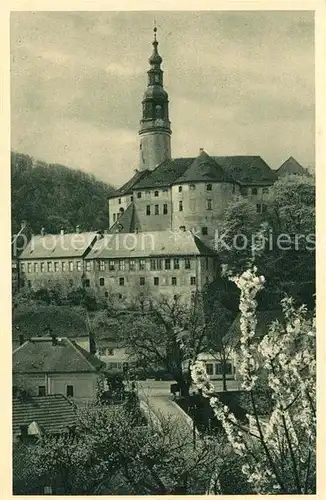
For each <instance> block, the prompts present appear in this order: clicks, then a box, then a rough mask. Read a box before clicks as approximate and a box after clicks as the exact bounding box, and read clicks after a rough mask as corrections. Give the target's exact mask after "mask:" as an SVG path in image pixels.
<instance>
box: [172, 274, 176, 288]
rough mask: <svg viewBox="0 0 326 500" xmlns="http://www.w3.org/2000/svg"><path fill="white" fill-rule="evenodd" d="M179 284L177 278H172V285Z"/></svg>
mask: <svg viewBox="0 0 326 500" xmlns="http://www.w3.org/2000/svg"><path fill="white" fill-rule="evenodd" d="M176 284H177V278H176V277H175V276H173V277H172V285H173V286H176Z"/></svg>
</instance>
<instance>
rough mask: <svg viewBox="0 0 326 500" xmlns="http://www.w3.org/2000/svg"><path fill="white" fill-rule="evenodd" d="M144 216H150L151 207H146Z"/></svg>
mask: <svg viewBox="0 0 326 500" xmlns="http://www.w3.org/2000/svg"><path fill="white" fill-rule="evenodd" d="M146 215H151V206H150V205H146Z"/></svg>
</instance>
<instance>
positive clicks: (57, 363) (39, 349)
mask: <svg viewBox="0 0 326 500" xmlns="http://www.w3.org/2000/svg"><path fill="white" fill-rule="evenodd" d="M12 365H13V372H14V373H56V372H58V373H79V372H88V373H91V372H96V371H98V370H100V369H101V366H102V363H101V361H100V360H99V359H98V358H96V356H93V355H92V354H90V353H88V352H87V351H85V350H84V349H82V348H81V347H79V346H77V344H75V343H74V342H71V341H70V340H69V339H67V338H58V339H57V343H56V344H55V345H53V342H52V338H51V337H32V338H31V339H30V340H29V341H27V342H25V343H24V344H23V345H21V346H20V347H18V348H17V349H16V350H15V351H14V352H13V361H12Z"/></svg>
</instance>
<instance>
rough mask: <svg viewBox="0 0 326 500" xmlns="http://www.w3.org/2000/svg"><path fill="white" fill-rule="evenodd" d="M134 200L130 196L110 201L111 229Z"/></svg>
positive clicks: (118, 197)
mask: <svg viewBox="0 0 326 500" xmlns="http://www.w3.org/2000/svg"><path fill="white" fill-rule="evenodd" d="M132 200H133V196H132V195H130V194H128V195H124V196H117V197H115V198H110V199H109V227H111V226H112V225H113V224H114V223H115V222H116V221H117V220H118V217H119V216H120V215H121V214H122V213H123V212H124V211H125V210H127V208H128V206H129V205H130V203H131V202H132Z"/></svg>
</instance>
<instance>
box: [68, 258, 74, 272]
mask: <svg viewBox="0 0 326 500" xmlns="http://www.w3.org/2000/svg"><path fill="white" fill-rule="evenodd" d="M73 270H74V263H73V262H72V260H71V261H70V262H69V271H73Z"/></svg>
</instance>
